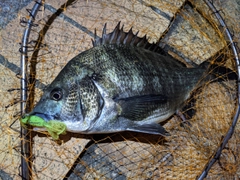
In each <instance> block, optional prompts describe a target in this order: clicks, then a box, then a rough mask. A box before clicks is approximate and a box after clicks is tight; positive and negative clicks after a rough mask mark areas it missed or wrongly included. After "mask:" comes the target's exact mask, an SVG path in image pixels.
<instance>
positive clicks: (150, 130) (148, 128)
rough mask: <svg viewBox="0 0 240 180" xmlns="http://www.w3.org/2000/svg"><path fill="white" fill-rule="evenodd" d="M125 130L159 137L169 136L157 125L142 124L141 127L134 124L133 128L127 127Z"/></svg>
mask: <svg viewBox="0 0 240 180" xmlns="http://www.w3.org/2000/svg"><path fill="white" fill-rule="evenodd" d="M126 130H127V131H133V132H140V133H147V134H154V135H161V136H170V134H169V133H168V132H167V131H166V130H165V128H164V127H162V126H161V125H160V124H157V123H151V124H142V125H138V124H134V125H133V126H131V127H128V128H127V129H126Z"/></svg>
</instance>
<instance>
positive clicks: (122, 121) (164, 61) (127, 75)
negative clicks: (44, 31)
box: [30, 23, 206, 135]
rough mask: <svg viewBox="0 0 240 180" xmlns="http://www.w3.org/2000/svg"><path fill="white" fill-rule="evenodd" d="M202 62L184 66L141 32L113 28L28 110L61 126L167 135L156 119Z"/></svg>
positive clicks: (184, 93) (181, 97)
mask: <svg viewBox="0 0 240 180" xmlns="http://www.w3.org/2000/svg"><path fill="white" fill-rule="evenodd" d="M205 72H206V67H205V66H201V65H200V66H199V67H197V68H187V67H186V66H185V65H184V64H182V63H180V62H179V61H178V60H176V59H174V58H173V57H171V56H170V55H169V54H167V53H166V52H164V51H163V50H162V49H161V48H160V47H158V46H157V44H150V43H149V42H148V41H147V39H146V36H145V37H144V38H139V37H138V36H137V34H133V33H132V30H131V29H130V31H129V32H124V31H123V28H121V29H120V23H119V24H118V25H117V26H116V28H115V30H114V31H113V32H111V33H109V34H106V25H105V27H104V29H103V35H102V38H95V40H93V48H91V49H89V50H87V51H84V52H82V53H80V54H79V55H77V56H76V57H74V58H73V59H72V60H70V61H69V62H68V64H67V65H66V66H65V67H64V68H63V69H62V71H61V72H60V73H59V74H58V76H57V77H56V78H55V80H54V81H53V82H52V83H51V84H50V85H49V86H48V87H47V89H46V90H45V91H44V94H43V96H42V97H41V100H40V101H39V102H38V103H37V105H36V107H35V108H34V110H33V111H32V112H31V113H30V115H35V116H39V117H41V118H43V119H44V120H45V121H49V120H58V121H61V122H63V123H65V124H66V127H67V131H70V132H76V133H84V134H92V133H112V132H119V131H135V132H143V133H149V134H160V135H167V132H166V130H165V129H164V128H163V127H162V126H161V125H160V124H158V123H160V122H163V121H165V120H167V119H168V118H169V117H170V116H172V115H173V114H174V113H175V112H176V111H177V110H179V109H181V108H182V106H183V103H184V102H185V101H186V100H187V98H188V97H189V95H190V93H191V92H192V91H193V90H194V89H195V88H198V87H199V86H200V85H201V84H200V83H199V80H200V79H201V78H202V77H203V76H205V74H206V73H205Z"/></svg>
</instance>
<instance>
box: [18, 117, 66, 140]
mask: <svg viewBox="0 0 240 180" xmlns="http://www.w3.org/2000/svg"><path fill="white" fill-rule="evenodd" d="M20 122H21V125H22V126H24V127H25V126H26V124H29V125H31V126H34V127H43V128H46V130H47V131H48V133H49V134H50V135H51V136H52V138H53V139H54V140H57V139H58V138H59V135H60V134H65V133H66V129H67V127H66V125H65V124H64V123H62V122H60V121H57V120H50V121H48V122H46V121H44V120H43V119H42V118H40V117H38V116H25V117H23V118H22V119H20Z"/></svg>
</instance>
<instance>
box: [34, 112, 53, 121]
mask: <svg viewBox="0 0 240 180" xmlns="http://www.w3.org/2000/svg"><path fill="white" fill-rule="evenodd" d="M29 115H31V116H38V117H40V118H42V119H43V120H45V121H47V122H48V121H50V120H54V119H55V118H54V116H53V115H49V114H44V113H39V112H33V113H31V114H29Z"/></svg>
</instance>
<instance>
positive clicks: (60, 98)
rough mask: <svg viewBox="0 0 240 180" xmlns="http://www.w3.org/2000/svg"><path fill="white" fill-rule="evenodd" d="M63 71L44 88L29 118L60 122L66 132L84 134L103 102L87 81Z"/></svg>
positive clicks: (90, 81) (94, 88)
mask: <svg viewBox="0 0 240 180" xmlns="http://www.w3.org/2000/svg"><path fill="white" fill-rule="evenodd" d="M72 72H74V70H73V69H67V70H66V69H63V70H62V72H60V73H59V75H58V76H57V77H56V79H55V80H54V81H53V82H52V83H51V84H50V85H49V86H48V87H47V88H46V90H45V91H44V93H43V95H42V97H41V99H40V101H39V102H38V103H37V104H36V106H35V107H34V109H33V111H32V112H31V113H30V115H34V116H38V117H40V118H42V119H44V121H46V122H48V121H51V120H55V121H60V122H63V123H64V124H65V125H66V128H67V131H70V132H77V133H86V132H87V131H88V129H90V128H91V127H92V126H93V124H94V123H95V121H96V119H97V118H98V117H99V115H100V113H101V109H102V107H103V100H102V97H101V95H100V93H99V91H98V89H97V88H96V87H95V85H94V83H93V81H92V80H91V77H89V76H88V75H86V73H85V74H84V75H83V73H81V72H80V73H78V74H77V73H72Z"/></svg>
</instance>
